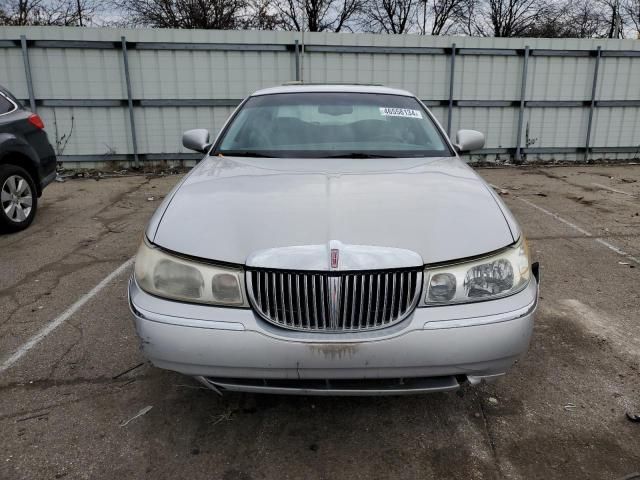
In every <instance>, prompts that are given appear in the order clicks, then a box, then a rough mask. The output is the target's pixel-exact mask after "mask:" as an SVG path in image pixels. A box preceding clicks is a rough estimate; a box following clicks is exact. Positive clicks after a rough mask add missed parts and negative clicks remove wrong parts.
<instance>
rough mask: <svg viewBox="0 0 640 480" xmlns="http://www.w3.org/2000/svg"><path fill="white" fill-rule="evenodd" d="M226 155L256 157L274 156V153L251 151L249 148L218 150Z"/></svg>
mask: <svg viewBox="0 0 640 480" xmlns="http://www.w3.org/2000/svg"><path fill="white" fill-rule="evenodd" d="M218 153H220V154H222V155H223V156H225V157H255V158H274V155H269V154H267V153H260V152H251V151H249V150H238V151H236V150H230V151H228V152H218Z"/></svg>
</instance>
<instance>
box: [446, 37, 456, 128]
mask: <svg viewBox="0 0 640 480" xmlns="http://www.w3.org/2000/svg"><path fill="white" fill-rule="evenodd" d="M455 68H456V44H455V43H454V44H452V45H451V74H450V75H449V112H448V114H447V135H448V136H449V137H451V117H452V115H453V78H454V73H455Z"/></svg>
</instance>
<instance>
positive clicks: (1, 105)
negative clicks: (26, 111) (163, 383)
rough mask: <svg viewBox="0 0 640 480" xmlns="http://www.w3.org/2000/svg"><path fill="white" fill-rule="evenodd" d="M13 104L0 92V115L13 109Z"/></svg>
mask: <svg viewBox="0 0 640 480" xmlns="http://www.w3.org/2000/svg"><path fill="white" fill-rule="evenodd" d="M15 108H16V107H15V106H14V105H13V103H12V102H10V101H9V99H7V98H6V97H5V96H4V95H2V94H1V93H0V115H2V114H3V113H9V112H11V111H13V110H15Z"/></svg>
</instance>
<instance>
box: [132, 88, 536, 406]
mask: <svg viewBox="0 0 640 480" xmlns="http://www.w3.org/2000/svg"><path fill="white" fill-rule="evenodd" d="M456 142H457V143H452V142H451V141H450V140H449V139H448V138H447V136H446V134H445V132H444V131H443V129H442V127H441V126H440V125H439V123H438V122H437V121H436V119H435V118H434V117H433V115H432V114H431V112H429V110H428V109H427V108H426V107H425V106H424V104H423V103H421V101H420V100H418V99H417V98H416V97H415V96H414V95H412V94H411V93H408V92H406V91H403V90H396V89H391V88H383V87H377V86H344V85H343V86H336V85H291V86H283V87H277V88H269V89H265V90H260V91H258V92H256V93H254V94H253V95H251V96H250V97H249V98H247V99H246V100H244V101H243V102H242V104H241V105H240V106H239V107H238V108H237V110H236V111H235V112H234V113H233V115H231V117H230V119H229V120H228V121H227V123H226V125H225V126H224V127H223V128H222V130H221V132H220V134H219V135H218V137H217V138H216V140H215V141H213V142H210V141H209V133H208V132H207V131H206V130H190V131H188V132H186V133H185V134H184V136H183V144H184V146H185V147H187V148H189V149H191V150H195V151H197V152H202V153H204V154H205V157H204V159H203V160H202V161H201V162H200V163H199V164H198V165H197V166H196V167H195V168H194V169H193V170H192V171H191V172H190V173H189V174H188V175H186V176H185V177H184V178H183V179H182V181H181V182H180V183H179V184H178V185H177V186H176V187H175V188H174V189H173V191H172V192H171V193H170V194H169V195H168V196H167V197H166V198H165V200H164V202H163V203H162V205H161V206H160V207H159V208H158V210H157V211H156V212H155V214H154V215H153V217H152V219H151V221H150V222H149V225H148V227H147V229H146V234H145V237H144V240H143V242H142V244H141V245H140V250H139V251H138V254H137V258H136V262H135V272H134V274H133V276H132V278H131V281H130V283H129V300H130V306H131V311H132V312H133V315H134V318H135V326H136V330H137V333H138V336H139V337H140V342H141V346H142V351H143V352H144V355H145V356H146V357H147V358H148V359H149V360H150V361H151V362H152V363H153V364H154V365H155V366H157V367H160V368H164V369H169V370H174V371H177V372H181V373H183V374H186V375H191V376H194V377H196V378H197V379H198V380H199V381H200V382H202V383H203V384H204V385H206V386H208V387H209V388H211V389H213V390H215V391H217V392H222V391H225V390H236V391H245V392H249V391H250V392H269V393H296V394H318V395H381V394H406V393H420V392H435V391H446V390H454V389H456V388H459V387H460V386H461V385H463V384H466V383H468V384H471V385H475V384H478V383H479V382H481V381H482V380H486V381H490V380H494V379H496V378H497V377H499V376H501V375H504V374H505V372H506V371H507V370H508V369H509V367H511V365H512V364H513V363H514V362H515V361H516V360H517V359H518V358H519V357H520V356H522V355H523V354H524V352H525V351H526V350H527V347H528V344H529V339H530V337H531V331H532V327H533V315H534V311H535V309H536V305H537V298H538V295H537V294H538V268H537V267H538V266H537V264H532V263H531V258H530V256H529V250H528V248H527V242H526V240H525V238H524V235H523V233H522V230H521V229H520V228H519V227H518V224H517V222H516V221H515V219H514V217H513V215H512V214H511V213H510V212H509V210H508V209H507V208H506V206H505V205H504V204H503V202H502V201H501V199H500V198H499V197H498V196H497V195H496V194H495V193H494V191H493V190H492V189H491V188H490V187H489V186H488V185H487V184H486V183H485V182H484V181H483V180H482V179H481V178H480V177H479V176H478V175H477V174H476V173H475V172H474V171H473V170H472V169H471V168H470V167H468V166H467V165H466V164H465V163H464V162H463V161H461V160H460V158H459V157H458V154H459V153H460V152H465V151H469V150H475V149H479V148H482V146H483V145H484V136H483V135H482V134H481V133H479V132H476V131H472V130H460V131H458V132H457V136H456Z"/></svg>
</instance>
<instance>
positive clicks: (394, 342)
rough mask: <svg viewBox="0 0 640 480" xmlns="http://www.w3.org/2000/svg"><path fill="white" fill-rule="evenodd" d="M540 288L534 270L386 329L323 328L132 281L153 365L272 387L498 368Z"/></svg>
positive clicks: (322, 388) (524, 341) (527, 322)
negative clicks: (515, 287) (185, 298)
mask: <svg viewBox="0 0 640 480" xmlns="http://www.w3.org/2000/svg"><path fill="white" fill-rule="evenodd" d="M537 298H538V282H537V281H536V280H534V279H532V281H531V283H530V284H529V286H528V287H527V288H526V289H525V290H523V291H522V292H520V293H517V294H515V295H512V296H510V297H507V298H503V299H499V300H492V301H487V302H480V303H475V304H466V305H453V306H446V307H429V308H418V309H416V310H415V311H414V313H413V314H412V315H411V316H410V317H408V318H407V319H406V320H404V321H403V322H401V323H399V324H398V325H394V326H392V327H389V328H386V329H383V330H377V331H371V332H357V333H332V334H327V333H311V332H293V331H287V330H284V329H280V328H278V327H275V326H273V325H271V324H268V323H267V322H265V321H264V320H262V319H261V318H260V317H259V316H258V315H256V314H255V313H254V312H253V311H252V310H249V309H234V308H218V307H211V306H203V305H194V304H184V303H180V302H174V301H170V300H165V299H161V298H157V297H154V296H152V295H149V294H148V293H146V292H144V291H142V290H141V289H140V288H139V287H138V285H137V284H136V282H135V280H133V279H132V280H131V281H130V283H129V301H130V307H131V311H132V313H133V315H134V318H135V325H136V331H137V333H138V336H139V337H140V342H141V347H142V351H143V353H144V355H145V356H146V357H147V358H148V359H149V360H150V361H151V362H152V363H153V364H154V365H155V366H157V367H160V368H165V369H168V370H174V371H177V372H181V373H184V374H186V375H192V376H195V377H198V379H199V380H200V381H201V382H203V383H205V384H206V385H208V386H210V387H211V388H213V389H226V390H242V391H253V392H270V393H305V394H357V395H362V394H384V393H394V394H397V393H415V392H425V391H443V390H453V389H456V388H458V386H459V383H460V382H461V381H465V380H466V381H469V382H470V383H477V382H479V381H480V380H482V379H483V378H484V379H493V378H496V377H498V376H500V375H503V374H504V373H505V372H506V371H507V370H508V369H509V367H510V366H511V365H512V364H513V363H514V362H515V361H516V360H517V359H518V358H519V357H520V356H521V355H522V354H523V353H524V352H526V350H527V348H528V345H529V340H530V338H531V332H532V328H533V316H534V312H535V308H536V305H537ZM407 379H411V381H407Z"/></svg>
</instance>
